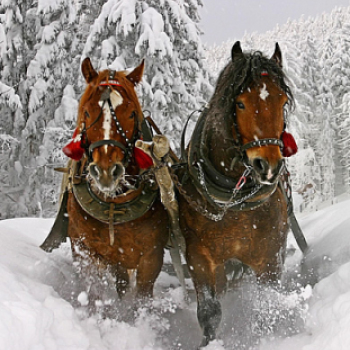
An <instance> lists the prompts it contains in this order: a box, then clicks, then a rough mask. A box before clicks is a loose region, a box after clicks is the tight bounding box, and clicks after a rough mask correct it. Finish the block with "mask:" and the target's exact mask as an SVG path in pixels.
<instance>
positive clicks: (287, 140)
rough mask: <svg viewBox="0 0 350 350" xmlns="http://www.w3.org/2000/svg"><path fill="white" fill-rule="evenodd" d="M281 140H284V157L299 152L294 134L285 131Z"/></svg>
mask: <svg viewBox="0 0 350 350" xmlns="http://www.w3.org/2000/svg"><path fill="white" fill-rule="evenodd" d="M281 140H282V142H283V145H284V147H283V151H282V155H283V157H291V156H293V155H294V154H296V153H297V152H298V146H297V143H296V142H295V139H294V137H293V135H292V134H290V133H289V132H287V131H283V133H282V135H281Z"/></svg>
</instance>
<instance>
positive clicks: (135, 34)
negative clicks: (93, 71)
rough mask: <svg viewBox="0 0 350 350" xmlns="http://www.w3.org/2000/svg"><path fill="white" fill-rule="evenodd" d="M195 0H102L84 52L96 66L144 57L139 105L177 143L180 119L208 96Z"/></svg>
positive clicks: (127, 65) (120, 65)
mask: <svg viewBox="0 0 350 350" xmlns="http://www.w3.org/2000/svg"><path fill="white" fill-rule="evenodd" d="M199 4H200V1H199V0H177V1H175V0H161V1H154V0H139V1H136V0H108V1H107V2H106V3H105V5H104V6H103V8H102V11H101V14H100V15H99V16H98V18H97V19H96V21H95V23H94V25H93V27H92V29H91V33H90V35H89V37H88V40H87V44H86V46H85V50H84V56H89V57H91V58H92V59H93V61H95V64H96V65H97V67H98V68H99V69H104V68H107V67H110V68H112V69H116V70H123V69H127V68H130V67H133V66H136V65H137V64H139V62H140V61H141V60H142V59H145V63H146V64H145V74H144V77H143V82H142V84H141V86H140V90H139V92H140V99H141V103H142V106H143V108H144V110H148V111H150V112H151V113H152V117H153V119H154V120H155V121H156V123H157V124H158V126H159V128H160V129H161V130H162V131H163V132H164V133H165V134H166V135H168V136H169V138H170V139H171V140H172V141H174V143H173V144H172V147H174V148H176V149H178V146H179V139H180V134H181V131H182V128H183V124H184V120H185V119H186V117H187V116H188V115H189V114H190V113H191V111H193V110H195V109H199V108H201V107H202V106H203V104H205V102H207V101H208V99H209V97H210V95H211V93H212V86H211V85H210V83H209V76H208V73H207V70H206V67H205V66H204V57H205V54H204V50H203V47H202V45H201V40H200V31H199V28H198V25H197V23H198V21H199V17H198V5H199Z"/></svg>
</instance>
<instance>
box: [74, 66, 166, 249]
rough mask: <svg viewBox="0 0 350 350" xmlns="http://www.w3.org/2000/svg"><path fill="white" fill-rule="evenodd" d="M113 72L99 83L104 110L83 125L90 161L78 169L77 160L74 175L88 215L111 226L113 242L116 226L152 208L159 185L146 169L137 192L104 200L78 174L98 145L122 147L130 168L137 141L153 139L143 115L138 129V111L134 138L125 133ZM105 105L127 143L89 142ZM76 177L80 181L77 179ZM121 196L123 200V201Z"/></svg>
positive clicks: (81, 201)
mask: <svg viewBox="0 0 350 350" xmlns="http://www.w3.org/2000/svg"><path fill="white" fill-rule="evenodd" d="M114 75H115V71H110V73H109V78H108V80H107V81H102V82H101V83H100V86H107V88H106V90H105V91H104V92H103V94H102V96H101V98H100V101H101V102H102V105H101V112H100V113H99V115H98V116H97V118H96V119H95V120H94V121H93V122H92V123H91V125H90V126H89V127H88V128H86V127H85V125H84V127H83V129H82V131H81V134H82V138H81V139H82V144H81V145H82V147H83V148H84V149H85V153H86V155H87V163H86V164H85V166H83V169H80V170H79V169H78V163H76V162H75V166H74V167H73V168H74V169H72V174H71V187H72V192H73V194H74V197H75V199H76V200H77V202H78V204H79V205H80V207H81V208H82V209H83V210H84V211H85V212H86V213H87V214H89V215H90V216H91V217H93V218H94V219H96V220H98V221H100V222H103V223H105V224H108V225H109V232H110V244H111V245H113V243H114V226H115V225H118V224H122V223H126V222H129V221H133V220H136V219H138V218H140V217H141V216H143V215H144V214H145V213H146V212H147V211H148V210H150V208H151V207H152V205H153V204H154V202H155V200H156V199H157V197H158V195H159V194H158V192H159V191H158V188H157V186H155V185H154V183H155V181H154V179H153V177H152V175H151V174H150V173H149V172H145V173H143V174H142V175H140V176H139V181H138V185H137V188H136V189H135V190H134V191H131V192H127V193H126V194H123V195H122V197H118V196H117V198H116V199H115V200H113V199H111V200H102V199H101V198H100V197H98V196H97V195H96V194H95V193H94V192H93V190H92V188H91V185H90V183H89V181H88V180H87V178H86V175H82V176H79V174H78V173H79V172H80V173H83V171H84V169H85V168H86V167H87V166H88V164H89V163H90V162H91V161H92V153H93V151H94V150H95V149H96V148H98V147H101V146H105V145H108V146H113V147H118V148H120V149H121V150H122V151H123V152H124V157H123V160H122V163H123V166H124V167H127V165H128V164H129V163H130V160H131V158H132V155H133V152H134V144H135V141H136V140H137V139H141V138H143V139H144V140H145V141H151V140H152V131H151V129H150V127H149V126H148V124H147V122H146V121H145V119H144V118H143V120H142V123H141V130H140V129H138V127H137V124H138V123H137V121H136V120H135V118H136V114H135V112H133V113H132V115H131V117H132V118H133V119H134V130H133V133H132V136H131V138H130V139H128V138H127V136H126V132H125V130H123V128H122V126H121V124H120V122H119V120H118V117H117V115H116V113H115V111H114V108H113V105H112V102H111V98H110V94H111V92H112V87H113V86H121V85H120V84H119V82H118V81H116V80H115V79H114ZM106 104H107V105H108V108H109V110H110V113H111V116H112V118H113V121H114V122H115V125H116V128H117V132H118V133H119V134H120V135H121V136H122V138H123V139H124V141H125V145H124V144H123V143H121V142H119V141H116V140H113V139H104V140H99V141H96V142H93V143H90V142H89V140H88V136H87V131H88V130H89V129H90V128H91V127H92V126H93V125H95V124H96V123H97V122H98V120H99V119H100V118H101V116H102V115H103V110H104V107H105V105H106ZM88 117H89V116H88ZM77 178H78V181H76V179H77ZM120 199H122V201H121V200H120Z"/></svg>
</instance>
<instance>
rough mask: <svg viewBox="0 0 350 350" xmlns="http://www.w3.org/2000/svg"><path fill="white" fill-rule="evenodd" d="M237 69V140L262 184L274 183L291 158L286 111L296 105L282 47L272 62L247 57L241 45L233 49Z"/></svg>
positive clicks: (277, 49) (245, 158) (260, 58)
mask: <svg viewBox="0 0 350 350" xmlns="http://www.w3.org/2000/svg"><path fill="white" fill-rule="evenodd" d="M231 56H232V64H231V67H232V69H233V70H234V75H235V81H234V86H233V89H234V98H233V105H232V109H233V117H234V122H233V130H232V133H233V137H234V138H235V139H236V140H238V142H239V144H240V147H241V150H242V153H243V158H244V162H245V165H246V166H247V167H250V168H251V169H253V175H255V178H256V180H257V181H258V182H260V183H261V184H268V185H269V184H270V185H271V184H274V183H276V182H277V181H278V178H279V174H280V172H281V169H282V167H283V164H284V161H283V159H284V156H286V155H287V152H286V150H287V148H286V149H285V150H284V148H285V147H287V145H285V144H284V140H283V139H284V134H285V133H286V132H285V127H286V120H285V112H286V108H287V106H288V105H290V104H291V103H292V102H293V97H292V94H291V92H290V90H289V88H288V86H287V85H286V83H285V76H284V74H283V72H282V54H281V50H280V47H279V45H278V44H276V48H275V52H274V54H273V55H272V57H271V58H270V59H268V58H266V57H264V56H263V55H262V54H261V53H260V52H255V53H253V54H245V53H243V52H242V49H241V46H240V43H239V42H236V44H235V45H234V46H233V48H232V52H231Z"/></svg>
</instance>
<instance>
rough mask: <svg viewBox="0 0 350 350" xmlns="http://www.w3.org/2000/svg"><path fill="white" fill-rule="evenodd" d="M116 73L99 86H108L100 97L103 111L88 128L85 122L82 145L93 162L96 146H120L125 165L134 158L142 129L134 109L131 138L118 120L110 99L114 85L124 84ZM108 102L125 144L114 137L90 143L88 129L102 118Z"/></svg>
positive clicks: (111, 73)
mask: <svg viewBox="0 0 350 350" xmlns="http://www.w3.org/2000/svg"><path fill="white" fill-rule="evenodd" d="M114 75H115V71H110V72H109V76H108V79H107V80H106V81H105V80H104V81H101V82H100V84H99V86H106V87H107V88H106V90H105V91H104V92H103V93H102V95H101V98H100V101H101V102H102V106H101V111H100V113H99V115H98V116H97V118H96V119H95V120H94V121H93V122H92V123H91V124H90V126H89V127H88V128H86V127H85V124H84V126H83V129H82V131H81V133H82V146H83V147H84V148H85V151H86V154H87V157H88V159H89V162H92V153H93V151H94V150H95V149H96V148H99V147H101V146H113V147H118V148H120V149H121V150H122V151H123V153H124V157H123V160H122V163H123V165H124V167H125V166H127V165H128V164H129V162H130V160H131V158H132V154H133V149H134V143H135V141H136V140H137V139H139V138H140V136H141V131H140V130H139V129H138V128H137V121H136V112H135V111H133V112H132V114H131V117H132V118H133V119H134V130H133V133H132V136H131V138H130V139H129V138H128V137H127V136H126V132H125V130H124V129H123V127H122V126H121V124H120V122H119V120H118V117H117V115H116V113H115V111H114V108H113V105H112V102H111V99H110V94H111V92H112V91H113V90H114V89H113V86H120V87H122V85H121V84H120V83H119V82H118V81H117V80H115V79H114ZM106 103H107V104H108V107H109V110H110V113H111V116H112V118H113V120H114V123H115V125H116V128H117V133H118V134H119V135H121V137H122V138H123V139H124V141H125V145H124V144H123V143H121V142H119V141H116V140H113V139H104V140H99V141H96V142H93V143H90V142H89V140H88V136H87V131H88V130H89V129H90V128H91V127H92V126H93V125H95V124H96V123H97V122H98V120H99V119H100V118H101V116H102V115H103V110H104V106H105V104H106Z"/></svg>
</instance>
